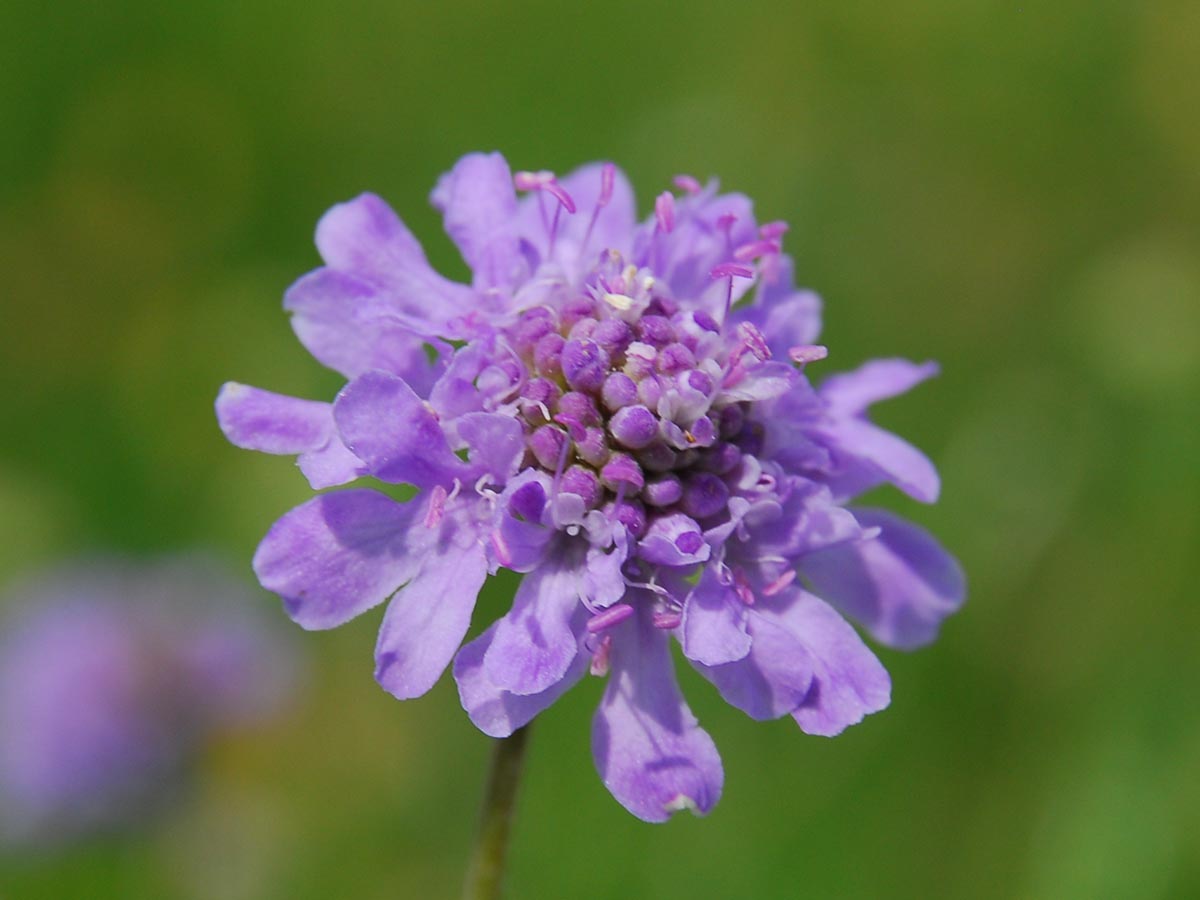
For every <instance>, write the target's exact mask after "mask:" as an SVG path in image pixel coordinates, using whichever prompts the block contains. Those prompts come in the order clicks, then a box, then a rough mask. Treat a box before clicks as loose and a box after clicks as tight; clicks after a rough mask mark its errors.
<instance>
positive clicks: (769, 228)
mask: <svg viewBox="0 0 1200 900" xmlns="http://www.w3.org/2000/svg"><path fill="white" fill-rule="evenodd" d="M789 227H791V226H789V225H788V223H787V222H784V221H782V220H781V221H778V222H767V223H766V224H765V225H763V226H762V227H761V228H759V229H758V233H759V234H761V235H762V236H763V237H764V238H766V239H767V240H769V241H770V240H774V239H775V238H778V237H783V236H784V235H785V234H787V232H788V228H789Z"/></svg>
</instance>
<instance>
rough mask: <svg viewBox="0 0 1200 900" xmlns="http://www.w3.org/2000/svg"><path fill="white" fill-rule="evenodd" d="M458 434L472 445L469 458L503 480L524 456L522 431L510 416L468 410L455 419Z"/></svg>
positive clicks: (499, 479)
mask: <svg viewBox="0 0 1200 900" xmlns="http://www.w3.org/2000/svg"><path fill="white" fill-rule="evenodd" d="M455 424H456V426H457V427H458V436H459V437H461V438H462V439H463V440H464V441H465V442H466V444H467V446H468V447H470V448H471V462H472V463H474V464H475V465H476V466H479V467H481V468H482V469H483V470H484V471H485V472H487V473H488V474H489V475H491V476H492V477H493V478H494V479H495V480H496V482H497V483H501V484H502V483H504V482H505V481H507V480H508V479H509V477H511V476H513V475H515V474H517V470H518V469H519V468H520V466H521V460H522V458H523V457H524V456H525V432H524V431H523V430H522V428H521V424H520V423H519V422H518V421H517V420H516V419H514V418H513V417H512V416H506V415H503V414H501V413H483V412H476V413H467V414H466V415H464V416H462V417H461V418H459V419H457V420H456V421H455Z"/></svg>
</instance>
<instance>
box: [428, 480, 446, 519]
mask: <svg viewBox="0 0 1200 900" xmlns="http://www.w3.org/2000/svg"><path fill="white" fill-rule="evenodd" d="M448 496H450V495H449V494H447V493H446V489H445V488H444V487H442V486H441V485H440V484H438V485H434V488H433V490H432V491H431V492H430V497H429V509H428V510H426V511H425V527H426V528H434V527H436V526H437V525H438V523H439V522H441V521H442V515H443V514H444V513H445V512H446V498H447V497H448Z"/></svg>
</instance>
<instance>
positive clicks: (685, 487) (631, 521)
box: [508, 261, 766, 537]
mask: <svg viewBox="0 0 1200 900" xmlns="http://www.w3.org/2000/svg"><path fill="white" fill-rule="evenodd" d="M613 262H614V265H613V266H612V267H610V272H609V274H608V275H607V277H606V276H604V275H601V276H600V277H599V278H598V280H597V282H596V283H594V284H592V285H591V286H589V288H587V289H586V291H585V293H583V294H581V295H579V296H578V297H576V298H575V299H573V300H571V301H569V302H567V303H566V304H564V305H563V306H562V307H561V308H559V309H551V308H549V307H537V308H535V309H531V310H528V311H526V312H525V313H524V314H523V315H522V317H521V318H520V319H519V320H518V322H517V323H516V324H515V325H513V326H512V327H511V328H510V329H509V331H508V339H509V345H510V346H511V347H512V348H513V350H514V351H515V352H516V354H517V355H518V356H519V357H520V359H521V361H522V362H523V364H524V366H525V368H526V372H527V376H528V377H527V378H526V380H525V382H524V386H523V388H522V389H521V392H520V396H519V398H518V400H517V410H518V414H519V416H520V417H521V418H522V419H523V421H524V422H525V425H526V433H527V454H526V455H527V460H526V462H527V464H528V465H530V466H536V467H539V468H541V469H542V470H544V471H546V472H548V473H550V474H552V475H553V477H554V483H555V485H556V490H558V491H562V492H567V493H573V494H576V495H578V496H579V497H580V498H582V500H583V503H584V506H585V508H587V509H595V508H606V509H608V510H609V512H610V513H611V514H612V515H613V516H615V517H616V518H617V519H618V520H619V521H621V522H622V523H623V524H625V525H626V526H627V527H628V528H629V529H630V531H631V532H632V533H633V534H634V536H635V537H637V536H640V535H641V534H642V533H643V532H644V531H645V528H646V525H647V521H646V520H647V516H648V515H650V516H651V517H653V516H654V515H655V513H656V512H683V513H685V514H687V515H688V516H690V517H691V518H693V519H696V520H698V521H699V520H703V519H707V518H710V517H713V516H715V515H717V514H719V513H720V512H721V511H723V510H724V509H725V508H726V506H727V502H728V499H729V496H730V486H729V484H727V479H728V477H729V476H731V475H732V474H733V473H735V471H736V470H737V469H738V467H739V463H740V462H741V459H742V456H743V454H745V453H747V452H750V453H754V452H757V450H758V449H759V448H760V446H761V442H762V428H761V426H759V425H757V424H756V423H752V422H749V421H747V417H746V411H747V408H748V405H749V404H747V403H745V402H734V401H722V400H721V399H720V392H721V388H722V385H723V384H724V383H726V382H727V380H728V379H729V377H730V374H731V372H735V371H736V369H737V366H738V363H739V360H740V359H741V358H742V357H743V356H744V355H745V354H747V353H753V354H755V355H756V356H758V358H763V357H762V356H761V355H760V354H761V353H765V352H766V350H765V347H762V348H760V347H758V346H756V345H755V342H754V341H752V340H747V339H746V336H745V335H739V336H738V337H739V340H735V341H732V342H731V341H730V339H729V336H728V335H727V334H725V333H724V331H723V329H722V328H721V326H720V325H719V324H718V323H717V322H716V321H714V320H713V319H712V317H711V316H709V315H707V314H706V313H704V312H703V311H687V312H684V311H681V310H680V309H679V307H678V306H677V304H675V303H674V301H672V300H670V299H669V298H666V297H663V296H659V295H657V294H655V293H654V282H653V279H652V278H650V277H649V276H646V275H644V274H643V273H639V272H638V271H637V270H635V269H634V268H633V267H632V266H631V267H627V268H625V269H624V270H623V271H616V270H615V265H616V264H617V261H613ZM731 343H732V344H733V346H731Z"/></svg>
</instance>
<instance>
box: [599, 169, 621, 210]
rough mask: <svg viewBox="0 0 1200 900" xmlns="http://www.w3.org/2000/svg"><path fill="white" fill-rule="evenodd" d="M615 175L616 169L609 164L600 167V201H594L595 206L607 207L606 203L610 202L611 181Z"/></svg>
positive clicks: (611, 193)
mask: <svg viewBox="0 0 1200 900" xmlns="http://www.w3.org/2000/svg"><path fill="white" fill-rule="evenodd" d="M616 174H617V167H616V166H615V165H613V164H612V163H610V162H607V163H605V164H604V165H603V166H601V167H600V199H598V200H597V201H596V205H597V206H599V207H605V206H608V202H609V201H610V200H612V195H613V179H614V178H615V177H616Z"/></svg>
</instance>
